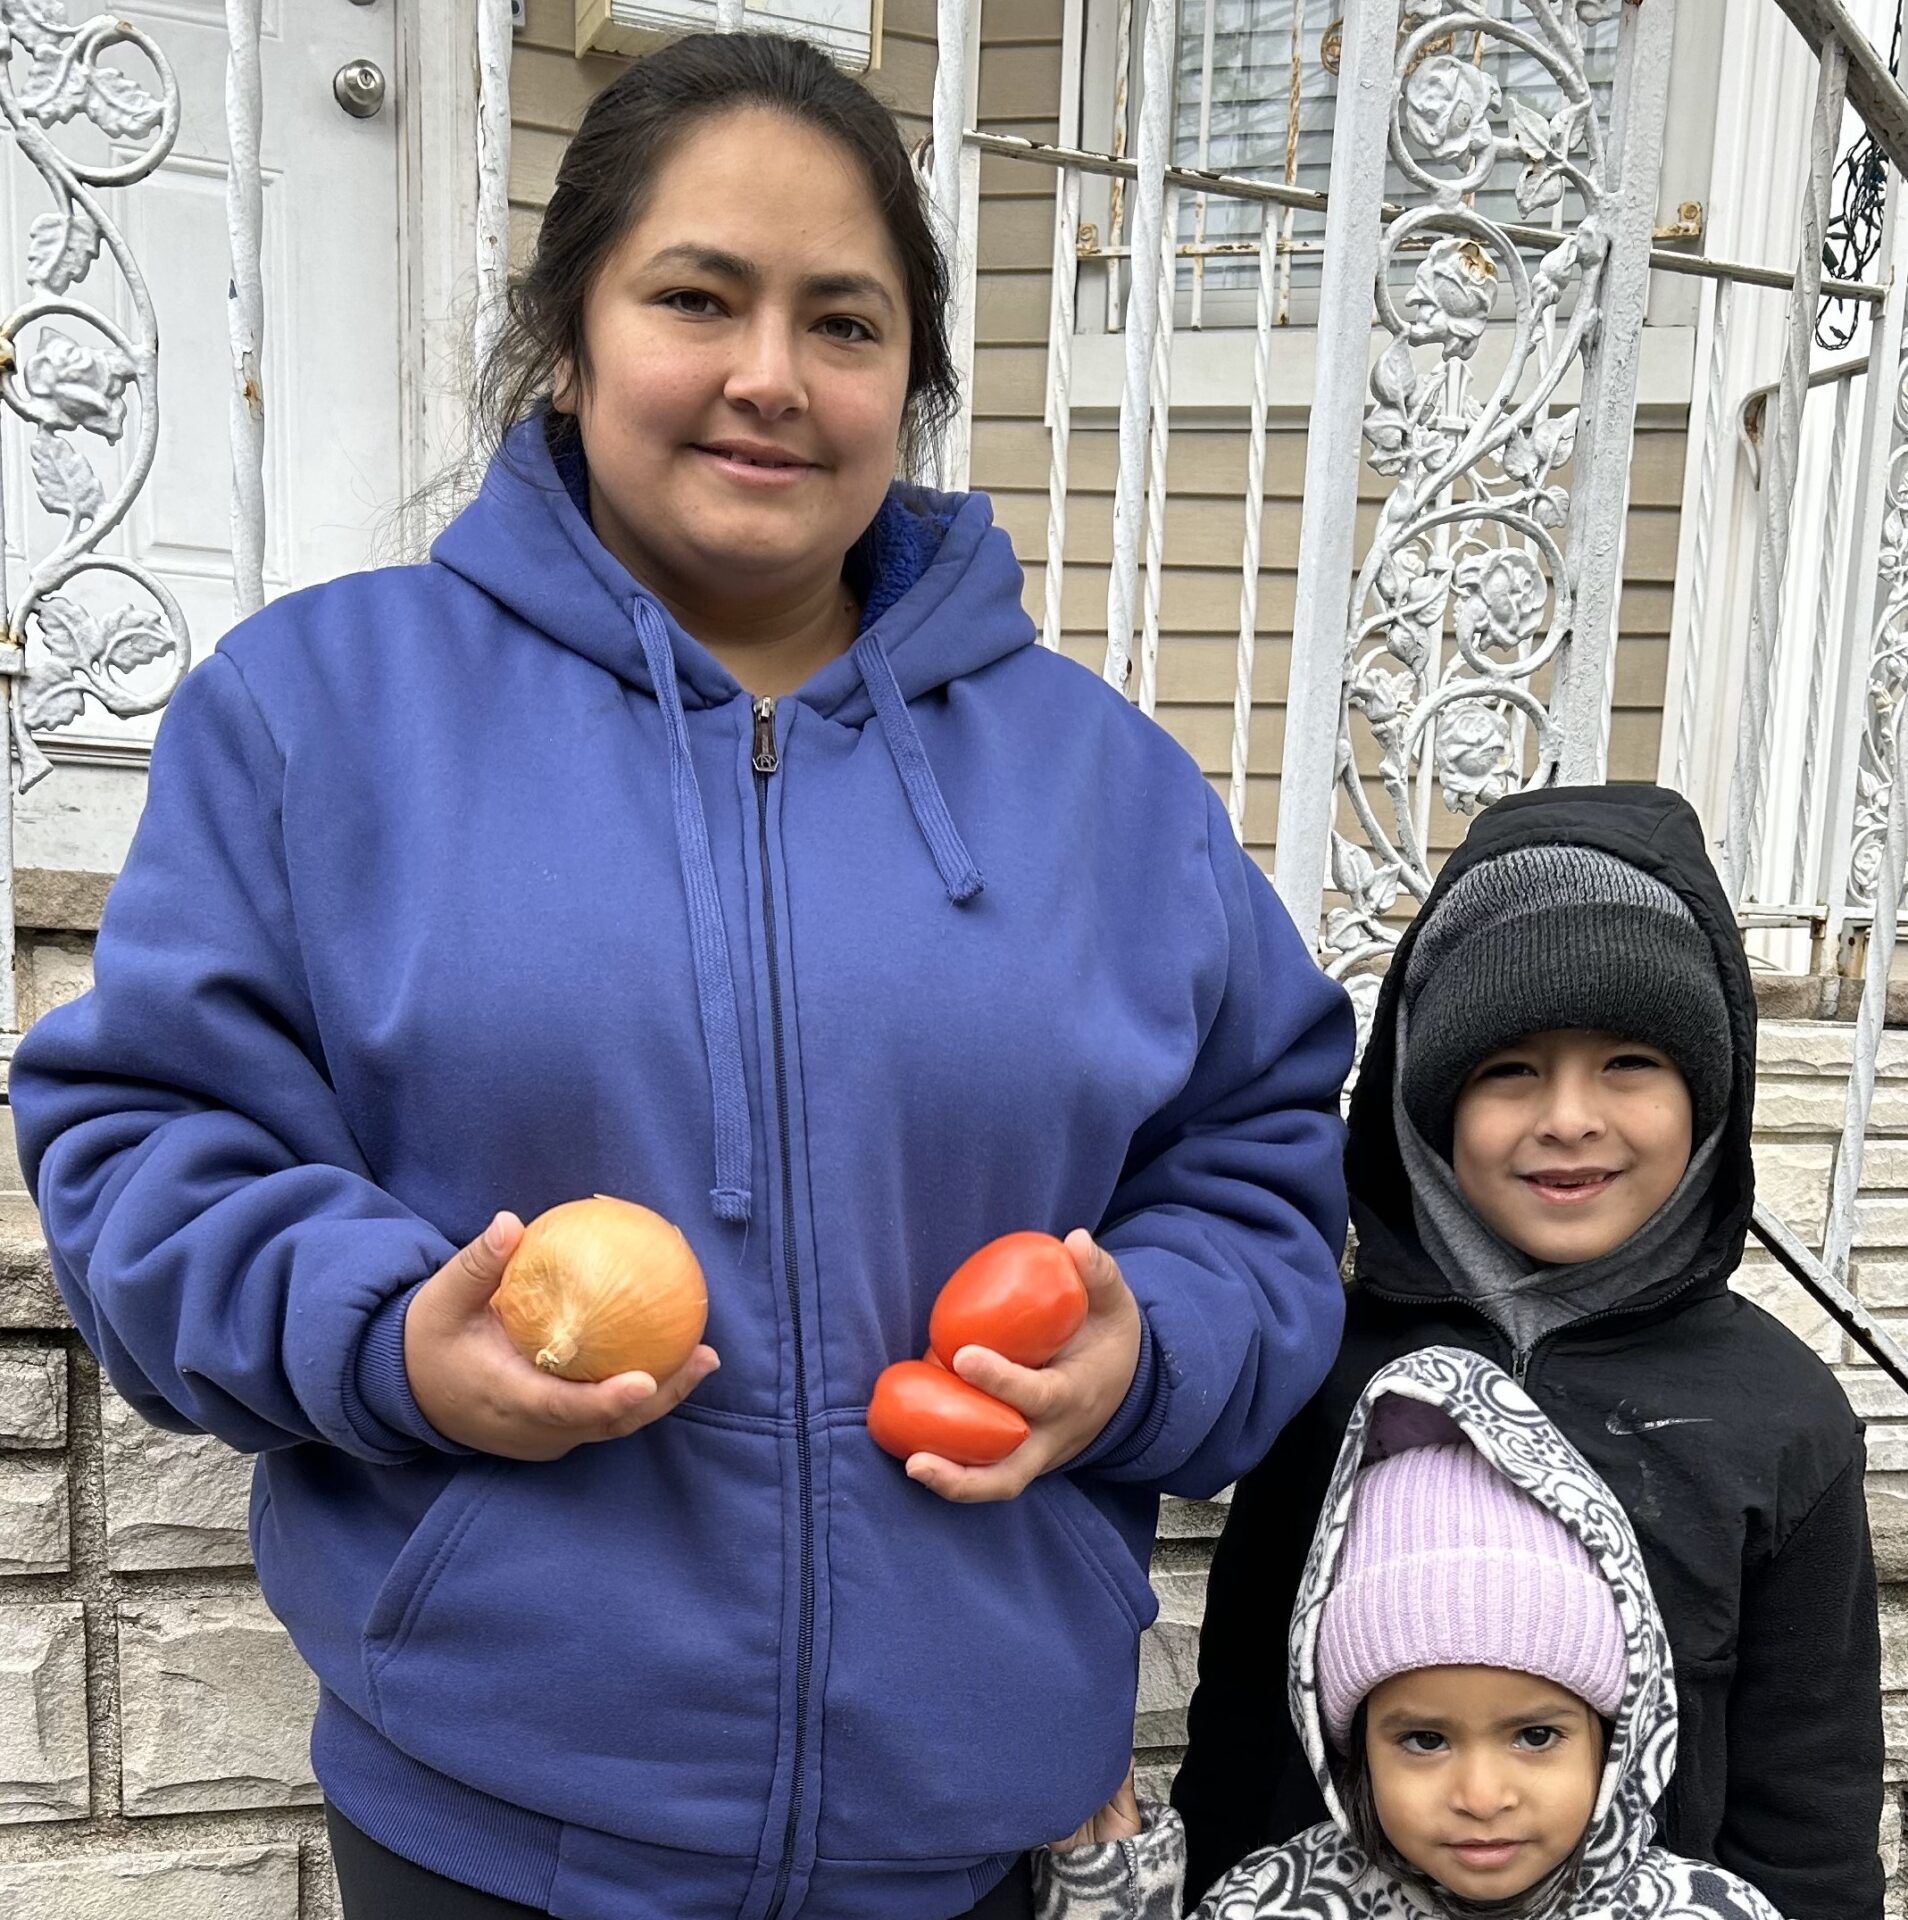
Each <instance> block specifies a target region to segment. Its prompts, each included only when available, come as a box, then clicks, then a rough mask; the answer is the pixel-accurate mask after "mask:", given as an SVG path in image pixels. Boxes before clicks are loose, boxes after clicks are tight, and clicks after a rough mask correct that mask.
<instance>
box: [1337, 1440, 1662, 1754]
mask: <svg viewBox="0 0 1908 1920" xmlns="http://www.w3.org/2000/svg"><path fill="white" fill-rule="evenodd" d="M1418 1667H1505V1668H1508V1669H1509V1670H1510V1671H1512V1672H1514V1673H1534V1674H1538V1675H1540V1676H1541V1677H1542V1678H1544V1679H1546V1680H1554V1681H1555V1682H1556V1683H1557V1685H1558V1686H1560V1687H1567V1688H1568V1689H1569V1690H1570V1691H1571V1692H1572V1693H1574V1694H1575V1695H1576V1696H1577V1697H1578V1698H1579V1699H1580V1700H1584V1701H1587V1702H1588V1703H1589V1704H1590V1705H1591V1706H1592V1707H1594V1708H1595V1709H1596V1711H1597V1712H1598V1713H1600V1714H1602V1715H1603V1717H1604V1718H1605V1719H1613V1718H1614V1717H1615V1716H1616V1711H1617V1709H1618V1707H1619V1706H1621V1705H1622V1703H1623V1694H1624V1689H1625V1687H1626V1685H1627V1683H1628V1677H1629V1668H1628V1660H1627V1655H1626V1651H1625V1648H1624V1642H1623V1622H1622V1620H1621V1618H1620V1617H1619V1615H1618V1613H1617V1603H1616V1595H1615V1593H1614V1592H1612V1590H1611V1588H1610V1583H1609V1582H1608V1581H1607V1580H1606V1579H1605V1578H1604V1576H1603V1573H1602V1571H1601V1570H1600V1569H1599V1567H1598V1566H1597V1563H1596V1561H1595V1560H1593V1559H1592V1558H1591V1556H1590V1552H1589V1550H1588V1548H1586V1547H1585V1546H1584V1544H1583V1542H1582V1541H1581V1540H1579V1539H1578V1538H1577V1536H1576V1535H1575V1534H1574V1533H1572V1532H1571V1531H1570V1529H1569V1528H1568V1527H1566V1526H1565V1525H1564V1523H1563V1522H1562V1521H1561V1520H1559V1519H1558V1518H1557V1516H1556V1515H1555V1514H1553V1513H1551V1512H1550V1511H1549V1510H1548V1509H1546V1508H1545V1507H1543V1506H1540V1505H1539V1504H1538V1502H1537V1501H1535V1500H1533V1499H1532V1498H1531V1497H1530V1495H1529V1494H1527V1493H1525V1492H1524V1491H1523V1490H1522V1489H1521V1488H1518V1487H1514V1486H1512V1485H1511V1483H1510V1482H1509V1481H1508V1480H1506V1479H1505V1478H1504V1477H1503V1475H1502V1474H1500V1473H1499V1472H1498V1471H1497V1470H1496V1469H1495V1468H1494V1467H1493V1466H1491V1464H1490V1463H1489V1462H1488V1461H1487V1460H1486V1459H1485V1458H1484V1457H1483V1456H1482V1455H1481V1454H1480V1453H1479V1452H1478V1451H1477V1450H1476V1448H1474V1447H1472V1446H1470V1445H1468V1444H1467V1443H1465V1442H1462V1441H1460V1442H1456V1443H1453V1444H1447V1445H1442V1446H1424V1447H1412V1448H1410V1449H1409V1450H1407V1451H1406V1452H1404V1453H1395V1454H1392V1455H1391V1456H1390V1457H1389V1458H1387V1459H1384V1460H1380V1461H1378V1462H1376V1463H1375V1464H1374V1465H1372V1466H1369V1467H1367V1468H1366V1469H1365V1470H1364V1471H1363V1472H1362V1473H1361V1474H1360V1475H1359V1476H1358V1480H1357V1483H1356V1486H1355V1487H1354V1489H1353V1493H1352V1509H1351V1521H1350V1524H1349V1525H1348V1526H1347V1528H1346V1530H1345V1539H1344V1542H1343V1544H1342V1546H1341V1548H1340V1552H1339V1560H1338V1566H1337V1570H1336V1577H1335V1579H1334V1581H1333V1585H1332V1590H1331V1593H1330V1594H1329V1595H1328V1596H1327V1598H1326V1601H1325V1610H1324V1617H1323V1618H1322V1619H1321V1620H1320V1622H1319V1632H1318V1693H1319V1706H1320V1709H1321V1711H1322V1712H1323V1714H1324V1718H1325V1728H1326V1731H1327V1732H1328V1733H1329V1734H1330V1735H1331V1738H1332V1743H1333V1745H1335V1746H1337V1747H1338V1748H1340V1749H1341V1750H1342V1749H1343V1748H1344V1747H1345V1745H1346V1744H1347V1740H1348V1738H1349V1735H1350V1733H1351V1723H1352V1718H1353V1716H1354V1715H1355V1714H1356V1713H1357V1711H1358V1708H1359V1705H1360V1703H1361V1702H1362V1701H1363V1700H1364V1698H1365V1696H1366V1695H1367V1694H1369V1693H1370V1692H1371V1690H1372V1688H1374V1687H1375V1686H1377V1685H1379V1684H1380V1683H1381V1682H1382V1681H1385V1680H1389V1679H1390V1678H1391V1677H1392V1676H1393V1675H1394V1674H1399V1673H1409V1672H1412V1671H1413V1670H1414V1669H1416V1668H1418Z"/></svg>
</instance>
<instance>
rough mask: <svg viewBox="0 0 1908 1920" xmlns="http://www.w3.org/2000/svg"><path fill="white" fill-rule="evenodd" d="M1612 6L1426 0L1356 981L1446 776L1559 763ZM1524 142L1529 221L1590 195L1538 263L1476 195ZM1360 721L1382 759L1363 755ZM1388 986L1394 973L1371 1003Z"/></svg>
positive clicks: (1372, 578)
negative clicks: (1481, 350) (1571, 406)
mask: <svg viewBox="0 0 1908 1920" xmlns="http://www.w3.org/2000/svg"><path fill="white" fill-rule="evenodd" d="M1617 6H1618V0H1519V4H1518V6H1517V7H1516V9H1515V12H1514V16H1513V17H1511V18H1497V17H1493V15H1492V14H1490V13H1487V12H1485V11H1483V10H1482V9H1481V8H1480V7H1479V6H1477V5H1475V4H1467V3H1466V0H1407V4H1406V8H1405V14H1406V22H1405V30H1404V31H1403V33H1402V34H1401V35H1400V38H1399V42H1398V51H1397V64H1396V68H1395V73H1394V81H1393V98H1392V114H1391V131H1390V149H1391V159H1392V163H1393V166H1394V167H1395V169H1396V170H1397V171H1398V172H1400V173H1402V174H1403V176H1404V178H1405V180H1406V181H1407V182H1408V183H1409V185H1410V186H1411V187H1412V188H1414V189H1415V190H1416V191H1417V192H1418V193H1419V194H1420V195H1422V196H1423V197H1422V199H1421V200H1419V201H1418V202H1417V203H1416V204H1414V205H1411V206H1409V207H1407V209H1406V210H1405V211H1404V212H1403V213H1402V214H1401V215H1399V216H1398V217H1397V218H1396V219H1394V220H1393V221H1392V222H1391V225H1390V227H1389V229H1388V230H1387V232H1386V235H1385V238H1384V243H1383V247H1382V249H1381V253H1380V263H1379V268H1378V274H1377V283H1376V288H1375V293H1376V300H1377V310H1378V318H1379V322H1380V324H1381V325H1382V326H1383V327H1384V329H1385V330H1386V331H1387V332H1388V333H1389V334H1390V336H1391V344H1390V345H1389V346H1388V347H1387V348H1386V349H1385V351H1384V353H1383V354H1382V356H1381V357H1380V358H1379V360H1378V363H1377V365H1376V366H1375V367H1374V369H1373V371H1372V375H1371V405H1370V407H1369V409H1368V410H1367V412H1366V416H1365V421H1364V436H1365V441H1366V445H1367V449H1368V452H1367V457H1368V459H1369V462H1370V464H1371V466H1372V467H1373V468H1375V469H1376V470H1377V471H1378V472H1379V473H1381V474H1384V475H1386V476H1388V477H1389V478H1390V479H1391V480H1392V483H1393V484H1392V490H1391V492H1390V494H1389V496H1388V497H1387V498H1386V500H1385V502H1384V504H1383V507H1382V509H1381V511H1380V514H1379V520H1378V528H1377V533H1376V536H1375V538H1374V539H1373V541H1372V544H1371V546H1370V548H1369V549H1368V551H1367V553H1366V556H1365V559H1364V563H1363V565H1362V567H1361V569H1360V572H1359V576H1358V581H1357V586H1356V590H1355V594H1354V598H1353V603H1352V606H1353V622H1352V628H1351V632H1350V635H1349V644H1348V650H1347V656H1346V671H1345V701H1346V708H1347V712H1346V719H1345V726H1344V728H1343V731H1342V733H1341V738H1340V741H1339V749H1338V765H1337V779H1338V782H1339V785H1340V787H1341V789H1342V790H1343V792H1344V793H1345V795H1346V796H1347V798H1348V799H1349V801H1350V803H1351V807H1352V811H1353V813H1354V815H1355V817H1356V820H1357V823H1358V830H1359V834H1360V839H1361V841H1362V844H1361V843H1360V841H1354V840H1352V839H1349V838H1346V837H1344V836H1343V835H1338V834H1334V836H1333V847H1332V883H1333V885H1334V887H1335V888H1336V889H1337V890H1338V892H1339V893H1340V894H1341V895H1343V896H1344V899H1345V902H1346V904H1345V905H1343V906H1341V907H1339V908H1337V909H1336V910H1335V911H1333V912H1332V913H1330V914H1329V915H1328V916H1327V920H1326V927H1325V949H1326V960H1327V963H1328V965H1329V967H1330V969H1331V971H1332V972H1333V973H1334V974H1337V975H1339V976H1341V977H1343V976H1347V975H1355V974H1357V973H1358V970H1359V969H1361V968H1363V967H1364V966H1366V965H1367V964H1368V963H1370V962H1372V961H1375V960H1377V959H1379V958H1381V957H1383V956H1384V955H1386V954H1388V953H1389V951H1390V950H1391V948H1392V947H1393V946H1394V945H1395V944H1396V940H1397V930H1396V928H1395V927H1393V926H1390V925H1387V924H1386V916H1387V914H1389V913H1390V911H1391V909H1392V908H1393V906H1394V905H1395V904H1396V902H1397V900H1398V897H1399V895H1400V893H1401V891H1408V892H1410V893H1412V894H1414V895H1416V896H1417V897H1418V898H1420V899H1422V898H1423V896H1424V895H1425V893H1426V892H1428V891H1429V888H1430V884H1431V870H1430V861H1429V850H1428V847H1427V844H1426V839H1427V836H1426V833H1425V809H1426V807H1427V806H1428V804H1429V801H1430V794H1431V789H1432V788H1435V790H1436V792H1437V794H1438V796H1439V797H1440V798H1441V799H1442V802H1443V804H1444V805H1445V806H1446V807H1447V808H1450V809H1453V810H1455V811H1458V812H1466V813H1468V812H1471V811H1473V810H1475V809H1476V808H1479V807H1482V806H1487V805H1489V804H1490V803H1491V802H1492V801H1494V800H1497V799H1499V798H1501V797H1502V796H1503V795H1504V794H1506V793H1509V792H1511V791H1512V790H1513V789H1514V788H1516V787H1519V786H1521V785H1523V784H1525V780H1526V772H1525V769H1526V766H1527V765H1529V766H1531V767H1532V768H1533V769H1534V772H1533V774H1532V776H1531V777H1533V778H1537V779H1541V778H1543V777H1545V770H1546V768H1547V767H1548V766H1549V765H1550V764H1551V763H1552V762H1553V761H1554V758H1555V741H1554V739H1553V725H1552V721H1551V718H1550V714H1549V711H1548V709H1547V707H1546V704H1545V702H1544V700H1543V699H1541V698H1540V697H1539V695H1538V693H1537V692H1536V691H1535V690H1534V689H1533V686H1532V681H1533V680H1534V679H1535V678H1536V676H1537V675H1538V674H1539V673H1540V672H1541V671H1542V670H1543V669H1544V668H1545V667H1547V666H1549V665H1550V664H1551V663H1552V662H1553V661H1554V660H1556V658H1557V656H1558V654H1559V652H1560V650H1561V649H1562V648H1563V647H1564V645H1565V644H1566V642H1567V640H1568V638H1569V634H1570V631H1571V617H1572V608H1573V605H1574V601H1575V568H1574V566H1573V563H1572V559H1571V556H1570V554H1569V553H1568V552H1567V551H1566V549H1565V546H1564V543H1563V539H1562V529H1563V528H1564V526H1565V522H1566V520H1567V518H1568V516H1569V510H1570V498H1569V494H1568V492H1567V490H1566V489H1565V487H1564V486H1563V485H1562V484H1561V482H1560V480H1559V478H1558V475H1559V471H1560V470H1561V469H1562V468H1563V467H1564V466H1565V464H1566V463H1567V462H1568V461H1569V459H1570V456H1571V452H1572V449H1573V445H1574V441H1575V436H1576V425H1577V416H1576V413H1575V411H1574V410H1561V411H1553V406H1552V402H1553V399H1554V396H1555V395H1556V393H1557V390H1558V388H1559V386H1560V385H1561V383H1562V382H1563V380H1564V378H1565V376H1566V375H1567V374H1568V373H1569V372H1570V371H1571V370H1572V368H1573V367H1575V366H1578V365H1579V364H1581V363H1583V362H1584V361H1586V360H1587V359H1588V358H1589V356H1590V355H1592V354H1593V353H1594V352H1595V350H1596V342H1597V324H1598V314H1599V293H1600V289H1601V286H1602V281H1603V274H1604V268H1605V264H1606V259H1607V255H1608V250H1609V236H1608V226H1609V221H1610V219H1611V218H1612V217H1613V215H1614V208H1613V207H1611V206H1609V205H1608V204H1607V198H1606V196H1607V194H1608V191H1609V189H1607V188H1606V181H1607V180H1608V178H1609V175H1608V172H1607V169H1606V165H1605V159H1606V156H1605V145H1604V143H1605V129H1604V125H1603V121H1602V116H1601V113H1600V110H1599V106H1598V102H1597V99H1596V96H1595V94H1594V92H1593V89H1592V86H1591V83H1590V80H1589V78H1588V75H1587V70H1586V58H1585V55H1586V44H1585V42H1586V33H1587V30H1588V29H1591V28H1593V27H1595V26H1597V25H1598V24H1600V23H1603V22H1607V21H1609V20H1611V19H1613V18H1614V17H1615V14H1616V12H1617ZM1492 43H1495V45H1496V46H1497V47H1498V48H1499V49H1500V50H1509V51H1513V52H1516V53H1520V54H1522V55H1524V56H1526V57H1527V60H1528V61H1534V62H1535V63H1536V64H1537V65H1538V66H1540V67H1541V68H1542V69H1543V71H1544V73H1545V75H1546V76H1547V79H1548V82H1549V88H1548V89H1547V91H1548V93H1549V97H1548V98H1547V99H1546V100H1545V102H1544V103H1543V104H1542V105H1541V106H1540V105H1537V104H1533V103H1532V102H1531V101H1530V100H1528V99H1523V98H1519V97H1518V96H1517V95H1515V94H1511V95H1508V96H1507V95H1506V94H1505V92H1504V90H1503V88H1502V87H1501V86H1500V83H1499V81H1498V80H1497V79H1496V78H1495V77H1494V76H1493V74H1492V73H1491V71H1490V70H1489V69H1488V68H1487V67H1486V66H1485V65H1484V64H1483V62H1482V60H1481V58H1480V57H1479V54H1480V52H1481V49H1482V48H1484V47H1485V46H1487V45H1490V44H1492ZM1453 48H1455V49H1456V51H1452V50H1449V49H1453ZM1507 160H1508V161H1510V162H1513V163H1518V162H1521V173H1520V174H1519V176H1518V178H1517V181H1516V200H1517V204H1518V207H1519V208H1520V209H1521V211H1522V213H1523V215H1524V216H1525V218H1526V219H1531V218H1534V217H1536V216H1539V215H1546V214H1550V210H1552V209H1556V208H1558V207H1560V205H1561V204H1562V202H1563V201H1564V198H1565V195H1566V193H1569V194H1573V195H1574V196H1575V198H1576V202H1577V204H1578V206H1579V207H1580V212H1577V213H1576V217H1575V220H1574V224H1571V225H1567V226H1562V227H1560V229H1559V231H1558V235H1557V239H1556V243H1555V244H1554V245H1553V246H1551V247H1550V249H1549V250H1548V251H1547V252H1544V253H1543V254H1542V255H1541V256H1540V257H1538V258H1536V259H1535V261H1534V262H1533V261H1532V259H1531V257H1530V253H1529V252H1527V251H1526V249H1527V248H1528V247H1529V240H1528V236H1526V238H1525V240H1524V242H1523V243H1522V244H1521V245H1520V243H1519V241H1517V240H1515V239H1513V238H1512V237H1511V235H1510V234H1508V233H1507V232H1506V231H1505V230H1504V229H1503V227H1502V226H1500V225H1498V224H1497V223H1495V222H1493V221H1492V220H1490V219H1488V218H1486V217H1485V216H1484V215H1483V214H1482V213H1480V212H1479V211H1478V208H1477V204H1476V201H1477V196H1478V195H1479V193H1480V192H1481V191H1482V190H1483V189H1484V188H1485V187H1486V185H1487V184H1488V183H1489V182H1490V180H1491V178H1492V175H1493V174H1494V172H1495V171H1496V170H1497V168H1498V167H1499V165H1500V164H1501V163H1503V162H1505V161H1507ZM1575 211H1576V210H1575V209H1573V212H1575ZM1550 217H1552V218H1554V217H1555V216H1554V214H1550ZM1494 319H1504V320H1508V321H1509V323H1510V327H1509V331H1510V342H1509V346H1510V352H1509V356H1508V360H1507V362H1506V364H1505V366H1504V369H1503V371H1502V373H1501V374H1499V375H1498V376H1497V377H1496V379H1495V380H1494V382H1493V383H1491V384H1490V385H1489V386H1488V389H1487V388H1486V384H1485V382H1484V381H1482V380H1481V379H1479V378H1478V377H1476V375H1475V374H1474V370H1473V364H1472V363H1473V360H1474V357H1475V355H1476V353H1477V349H1478V345H1479V342H1480V341H1481V340H1482V338H1483V336H1484V332H1485V329H1486V327H1487V326H1489V325H1490V324H1491V322H1492V321H1493V320H1494ZM1354 717H1355V718H1356V720H1357V721H1358V722H1359V723H1360V726H1361V727H1362V729H1363V731H1364V732H1365V733H1366V734H1367V735H1368V736H1369V740H1370V744H1371V747H1372V749H1374V751H1373V752H1372V753H1370V754H1369V755H1366V754H1363V753H1361V754H1359V755H1358V756H1357V757H1355V756H1354V746H1353V739H1352V732H1353V729H1352V725H1351V722H1352V720H1353V718H1354ZM1360 759H1364V760H1366V762H1367V766H1368V768H1369V771H1368V772H1361V770H1360V767H1359V764H1358V762H1359V760H1360ZM1374 788H1375V790H1376V791H1375V792H1374ZM1362 984H1364V983H1363V982H1362V981H1355V982H1354V985H1355V986H1358V985H1362ZM1373 994H1375V984H1374V985H1373V987H1372V992H1371V993H1368V994H1366V995H1365V996H1364V998H1365V999H1369V998H1371V997H1372V996H1373ZM1360 1012H1361V1016H1362V1015H1366V1014H1368V1008H1366V1007H1365V1006H1363V1005H1362V1004H1361V1006H1360Z"/></svg>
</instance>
